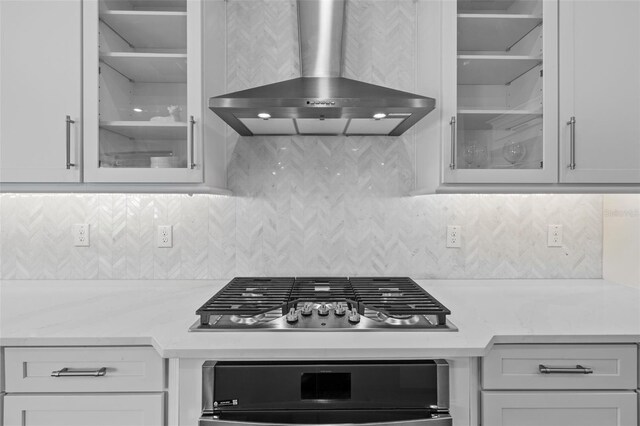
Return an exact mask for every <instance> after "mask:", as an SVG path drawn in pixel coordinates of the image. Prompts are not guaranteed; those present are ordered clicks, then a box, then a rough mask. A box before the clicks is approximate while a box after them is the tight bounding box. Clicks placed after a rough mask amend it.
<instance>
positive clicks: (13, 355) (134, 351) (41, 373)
mask: <svg viewBox="0 0 640 426" xmlns="http://www.w3.org/2000/svg"><path fill="white" fill-rule="evenodd" d="M4 365H5V371H6V374H5V386H6V390H7V392H11V393H13V392H20V393H24V392H124V391H127V392H160V391H162V390H163V368H164V367H163V361H162V358H160V357H159V356H158V353H157V352H156V350H155V349H153V348H152V347H147V346H128V347H125V346H119V347H108V346H107V347H84V348H81V347H74V348H69V347H56V348H6V349H5V364H4ZM102 368H103V369H104V374H103V375H102V376H91V375H90V374H87V375H86V376H65V374H73V372H74V371H78V370H87V371H99V369H102ZM63 369H67V370H68V373H65V372H62V373H60V375H59V376H54V375H52V372H54V371H63Z"/></svg>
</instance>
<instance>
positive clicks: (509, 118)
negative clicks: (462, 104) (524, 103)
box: [458, 109, 542, 130]
mask: <svg viewBox="0 0 640 426" xmlns="http://www.w3.org/2000/svg"><path fill="white" fill-rule="evenodd" d="M458 116H459V117H460V120H459V122H460V124H461V125H462V126H463V128H464V129H467V130H498V129H501V130H502V129H510V128H513V127H516V126H520V125H522V124H524V123H527V122H529V121H531V120H534V119H536V118H542V111H539V110H538V111H536V110H513V109H460V110H458Z"/></svg>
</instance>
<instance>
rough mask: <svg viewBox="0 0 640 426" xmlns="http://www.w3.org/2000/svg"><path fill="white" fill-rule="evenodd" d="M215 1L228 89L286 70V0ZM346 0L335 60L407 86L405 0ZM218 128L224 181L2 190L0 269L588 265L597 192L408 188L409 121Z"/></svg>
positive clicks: (491, 272)
mask: <svg viewBox="0 0 640 426" xmlns="http://www.w3.org/2000/svg"><path fill="white" fill-rule="evenodd" d="M227 4H228V15H227V40H228V49H227V50H228V53H227V70H228V73H227V87H228V90H229V91H234V90H241V89H244V88H248V87H252V86H255V85H261V84H267V83H270V82H275V81H279V80H283V79H287V78H293V77H297V76H298V75H299V71H298V69H299V64H298V56H297V54H298V46H297V36H296V26H295V7H294V2H293V1H282V0H229V1H228V3H227ZM347 16H348V22H347V26H346V29H345V37H346V40H345V56H346V58H345V64H344V74H345V76H346V77H351V78H357V79H361V80H364V81H367V82H371V83H375V84H384V85H388V86H391V87H393V88H397V89H401V90H408V91H411V90H414V87H415V82H416V79H417V78H419V76H417V75H416V73H415V68H416V64H415V59H414V58H415V55H414V52H415V49H416V31H415V28H416V23H415V16H416V14H415V3H414V2H410V1H405V0H378V1H375V2H371V1H368V2H365V1H362V0H351V1H350V2H349V3H348V11H347ZM399 46H403V48H399ZM216 94H217V93H207V95H208V96H209V95H216ZM436 113H439V111H438V110H436V111H435V112H433V114H436ZM433 143H438V142H437V141H433ZM227 144H228V159H227V161H228V170H229V173H228V181H229V182H228V184H229V188H230V189H231V190H232V191H233V192H234V194H235V197H221V196H206V195H194V196H187V195H141V194H131V195H123V194H100V195H95V194H88V195H71V194H66V195H42V194H32V195H16V194H3V195H2V196H0V263H1V264H0V277H1V278H3V279H27V278H36V279H45V278H53V279H65V278H89V279H126V278H149V279H180V278H199V279H206V278H229V277H232V276H236V275H369V274H376V275H411V276H413V277H414V278H424V277H431V278H550V277H575V278H578V277H580V278H598V277H601V276H602V221H603V217H602V202H603V201H602V196H600V195H449V196H421V197H409V196H408V194H409V192H410V191H411V190H412V189H413V185H414V184H413V182H414V175H413V169H414V162H415V135H414V133H413V132H407V133H406V134H405V135H404V136H402V137H399V138H386V137H348V138H347V137H269V138H259V137H257V138H239V137H238V136H237V135H236V134H234V133H233V132H231V131H229V132H228V134H227ZM74 223H89V224H90V225H91V246H90V247H73V245H72V238H71V232H70V229H71V225H72V224H74ZM164 224H171V225H173V226H174V247H173V248H170V249H167V248H157V247H155V226H157V225H164ZM447 224H454V225H461V226H462V227H463V228H462V248H460V249H448V248H446V247H445V231H446V225H447ZM548 224H563V225H564V247H560V248H548V247H546V241H547V235H546V233H547V225H548Z"/></svg>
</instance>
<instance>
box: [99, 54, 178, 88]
mask: <svg viewBox="0 0 640 426" xmlns="http://www.w3.org/2000/svg"><path fill="white" fill-rule="evenodd" d="M100 60H101V62H103V63H105V64H106V65H108V66H109V67H111V68H113V69H114V70H116V71H117V72H119V73H120V74H122V75H123V76H124V77H126V78H128V79H129V80H131V81H135V82H145V83H186V82H187V55H186V54H183V53H131V52H111V53H102V54H100Z"/></svg>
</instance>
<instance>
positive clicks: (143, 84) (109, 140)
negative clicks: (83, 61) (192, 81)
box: [99, 0, 189, 168]
mask: <svg viewBox="0 0 640 426" xmlns="http://www.w3.org/2000/svg"><path fill="white" fill-rule="evenodd" d="M99 21H100V23H99V31H100V53H99V54H100V78H99V87H100V88H99V97H100V101H99V102H100V103H99V114H100V124H99V126H100V135H99V140H100V151H99V152H100V160H99V161H100V167H118V168H120V167H123V168H177V167H182V168H185V167H187V157H188V153H187V147H188V143H187V138H188V130H187V128H188V115H189V111H188V110H187V51H186V49H187V28H186V27H187V12H186V0H182V1H165V2H144V1H128V2H123V1H115V0H102V3H101V5H100V19H99Z"/></svg>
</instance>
